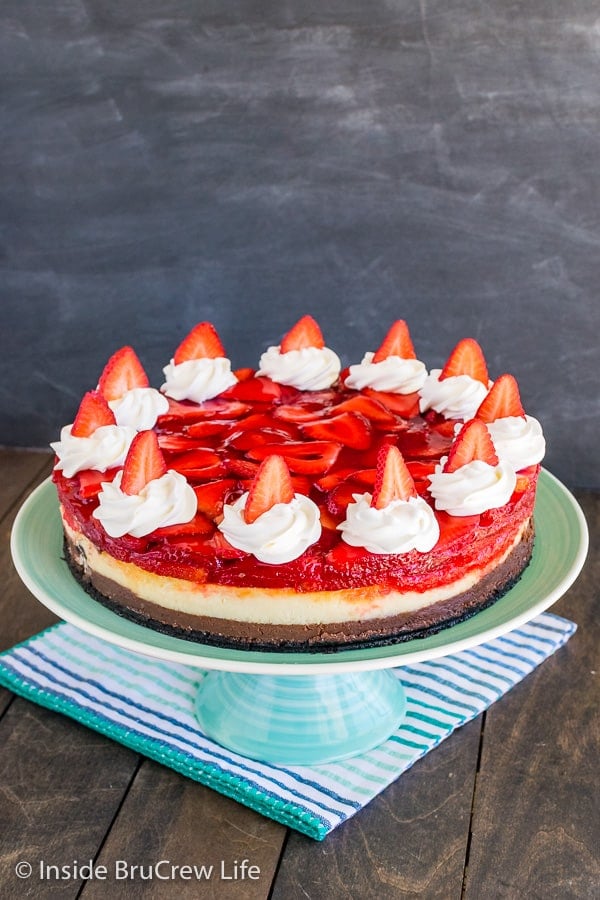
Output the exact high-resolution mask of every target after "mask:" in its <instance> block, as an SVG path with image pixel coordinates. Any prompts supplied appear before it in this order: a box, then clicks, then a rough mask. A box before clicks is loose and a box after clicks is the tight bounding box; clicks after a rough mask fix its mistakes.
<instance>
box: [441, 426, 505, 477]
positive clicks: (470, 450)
mask: <svg viewBox="0 0 600 900" xmlns="http://www.w3.org/2000/svg"><path fill="white" fill-rule="evenodd" d="M475 459H479V460H482V462H486V463H488V465H490V466H497V465H498V456H497V454H496V450H495V447H494V444H493V442H492V438H491V437H490V433H489V431H488V430H487V428H486V427H485V423H484V422H482V421H481V419H470V420H469V421H468V422H465V424H464V425H463V426H462V428H461V429H460V431H459V432H458V434H457V436H456V438H455V440H454V443H453V444H452V446H451V447H450V452H449V453H448V459H447V460H446V464H445V465H444V469H443V471H444V472H456V470H457V469H460V467H461V466H466V465H468V464H469V463H470V462H473V460H475Z"/></svg>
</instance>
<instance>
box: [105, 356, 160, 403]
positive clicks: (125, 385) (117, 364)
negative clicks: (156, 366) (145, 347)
mask: <svg viewBox="0 0 600 900" xmlns="http://www.w3.org/2000/svg"><path fill="white" fill-rule="evenodd" d="M149 385H150V382H149V381H148V376H147V375H146V373H145V371H144V367H143V366H142V364H141V362H140V360H139V357H138V355H137V353H136V352H135V350H134V349H133V347H121V349H120V350H117V352H116V353H113V355H112V356H111V358H110V359H109V360H108V362H107V363H106V365H105V366H104V369H103V371H102V374H101V376H100V380H99V381H98V390H99V392H100V393H101V394H102V396H103V397H104V399H105V400H118V399H119V398H120V397H122V396H123V394H125V393H126V392H127V391H131V390H133V389H134V388H145V387H149Z"/></svg>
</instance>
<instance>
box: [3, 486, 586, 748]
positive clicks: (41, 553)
mask: <svg viewBox="0 0 600 900" xmlns="http://www.w3.org/2000/svg"><path fill="white" fill-rule="evenodd" d="M535 525H536V542H535V547H534V551H533V556H532V560H531V563H530V564H529V566H528V568H527V569H526V570H525V572H524V573H523V575H522V577H521V579H520V580H519V582H518V583H517V584H516V585H515V586H514V587H513V588H512V589H511V590H510V591H508V592H507V593H506V594H505V595H504V596H503V597H502V598H501V599H500V600H498V601H497V602H496V603H494V604H493V605H492V606H490V607H489V608H488V609H484V610H482V611H481V612H479V613H477V614H476V615H475V616H473V617H472V618H470V619H467V620H466V621H464V622H460V623H458V624H456V625H453V626H452V627H450V628H446V629H445V630H443V631H440V632H439V633H438V634H434V635H430V636H429V637H425V638H415V639H412V640H408V641H404V642H401V643H397V644H393V645H390V646H384V647H366V648H360V649H349V650H339V651H337V652H329V653H325V652H318V653H312V652H311V653H301V652H284V653H282V652H264V651H256V650H232V649H225V648H222V647H213V646H209V645H205V644H199V643H197V642H195V641H187V640H183V639H181V638H175V637H171V636H169V635H165V634H162V633H160V632H158V631H154V630H152V629H150V628H147V627H145V626H143V625H139V624H137V623H135V622H131V621H129V620H128V619H125V618H122V617H121V616H118V615H116V614H115V613H114V612H112V611H111V610H109V609H107V608H106V607H104V606H102V605H101V604H100V603H98V602H97V601H95V600H93V599H92V598H91V597H90V596H88V594H86V593H85V591H84V590H83V589H82V588H81V587H80V585H79V584H78V583H77V582H76V581H75V579H74V578H73V577H72V576H71V573H70V572H69V570H68V568H67V565H66V563H65V561H64V560H63V559H62V525H61V520H60V515H59V511H58V504H57V500H56V492H55V489H54V485H53V484H52V483H51V482H50V481H49V480H48V481H46V482H44V483H43V484H41V485H40V486H39V487H38V488H37V489H36V490H35V491H34V492H33V493H32V494H31V495H30V497H29V498H28V499H27V500H26V501H25V503H24V504H23V506H22V507H21V509H20V510H19V513H18V515H17V517H16V519H15V524H14V527H13V531H12V535H11V551H12V555H13V560H14V563H15V567H16V569H17V571H18V573H19V575H20V577H21V578H22V580H23V582H24V583H25V585H26V586H27V587H28V588H29V590H30V591H31V592H32V593H33V594H34V595H35V596H36V597H37V598H38V600H40V601H41V602H42V603H43V604H44V605H45V606H47V607H48V608H49V609H50V610H52V612H54V613H55V614H56V615H58V616H60V617H61V618H63V619H65V620H67V621H68V622H71V624H73V625H75V626H77V627H79V628H81V629H82V630H83V631H86V632H88V633H90V634H93V635H95V636H96V637H100V638H103V639H105V640H107V641H109V642H111V643H113V644H116V645H118V646H120V647H123V648H125V649H126V650H133V651H135V652H137V653H142V654H144V655H145V656H150V657H154V658H157V659H161V660H164V661H167V662H172V663H179V664H185V665H188V666H194V667H196V668H199V669H203V670H209V671H208V673H205V674H204V675H203V679H202V681H201V684H200V687H199V692H198V697H197V701H196V711H197V716H198V719H199V722H200V724H201V727H202V728H203V730H204V731H205V732H206V734H207V735H208V736H210V737H211V738H213V739H214V740H215V741H217V742H218V743H221V744H223V745H224V746H226V747H228V748H230V749H233V750H235V751H237V752H239V753H241V754H243V755H245V756H248V757H252V758H255V759H260V760H263V761H265V762H272V763H278V764H288V765H293V764H295V765H316V764H319V763H324V762H331V761H334V760H338V759H343V758H345V757H348V756H353V755H355V754H359V753H363V752H365V751H366V750H368V749H371V748H372V747H375V746H377V745H378V744H380V743H382V742H383V741H384V740H386V739H387V738H389V737H390V735H391V734H392V733H393V732H394V731H395V730H396V729H397V727H398V725H399V724H400V722H401V721H402V718H403V716H404V711H405V698H404V690H403V688H402V684H401V681H400V679H399V678H398V677H397V676H396V675H394V674H393V673H392V672H391V671H389V670H390V669H391V668H395V667H398V666H403V665H413V664H415V663H418V662H421V661H423V660H427V659H436V658H440V657H443V656H447V655H449V654H451V653H457V652H459V651H460V650H465V649H467V648H469V647H474V646H477V645H478V644H482V643H484V642H486V641H489V640H492V639H493V638H496V637H499V636H501V635H503V634H506V633H507V632H509V631H512V630H513V629H515V628H518V627H519V626H521V625H523V624H525V623H526V622H528V621H530V620H531V619H533V618H534V617H535V616H537V615H539V613H541V612H543V611H544V610H546V609H548V607H550V606H551V605H552V604H553V603H555V602H556V600H558V599H559V598H560V597H561V596H562V594H563V593H564V592H565V591H566V590H567V589H568V588H569V587H570V585H571V584H572V583H573V581H574V580H575V578H576V577H577V575H578V574H579V572H580V570H581V567H582V566H583V563H584V561H585V557H586V553H587V547H588V533H587V526H586V522H585V519H584V517H583V513H582V512H581V509H580V508H579V505H578V504H577V502H576V500H575V499H574V498H573V496H572V495H571V494H570V493H569V491H568V490H567V489H566V488H565V487H564V486H563V485H562V484H561V483H560V482H559V481H558V480H557V479H556V478H554V476H552V475H550V474H549V473H548V472H545V471H543V472H542V473H541V475H540V479H539V482H538V492H537V498H536V507H535Z"/></svg>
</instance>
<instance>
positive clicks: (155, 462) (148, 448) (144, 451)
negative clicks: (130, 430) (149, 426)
mask: <svg viewBox="0 0 600 900" xmlns="http://www.w3.org/2000/svg"><path fill="white" fill-rule="evenodd" d="M166 471H167V464H166V462H165V458H164V456H163V454H162V450H161V449H160V447H159V445H158V438H157V436H156V433H155V432H154V431H140V432H138V434H136V436H135V437H134V439H133V440H132V442H131V446H130V448H129V451H128V453H127V456H126V457H125V463H124V465H123V476H122V478H121V490H122V491H123V493H124V494H139V493H140V491H141V490H142V489H143V488H145V487H146V485H147V484H148V482H150V481H154V479H155V478H160V477H161V475H164V474H165V472H166Z"/></svg>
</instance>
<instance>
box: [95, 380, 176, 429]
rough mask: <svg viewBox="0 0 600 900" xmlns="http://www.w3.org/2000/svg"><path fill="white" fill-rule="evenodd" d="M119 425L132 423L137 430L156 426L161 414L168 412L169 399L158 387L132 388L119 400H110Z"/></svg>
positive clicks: (109, 403) (109, 402)
mask: <svg viewBox="0 0 600 900" xmlns="http://www.w3.org/2000/svg"><path fill="white" fill-rule="evenodd" d="M108 405H109V406H110V408H111V409H112V411H113V413H114V414H115V419H116V420H117V425H130V426H131V428H135V429H136V431H148V430H149V429H150V428H154V426H155V425H156V420H157V419H158V417H159V416H161V415H163V414H164V413H166V412H168V409H169V401H168V400H167V398H166V397H165V396H164V394H161V393H160V391H157V390H156V388H145V387H144V388H132V389H131V390H130V391H125V393H124V394H123V396H122V397H119V399H118V400H109V401H108Z"/></svg>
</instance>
